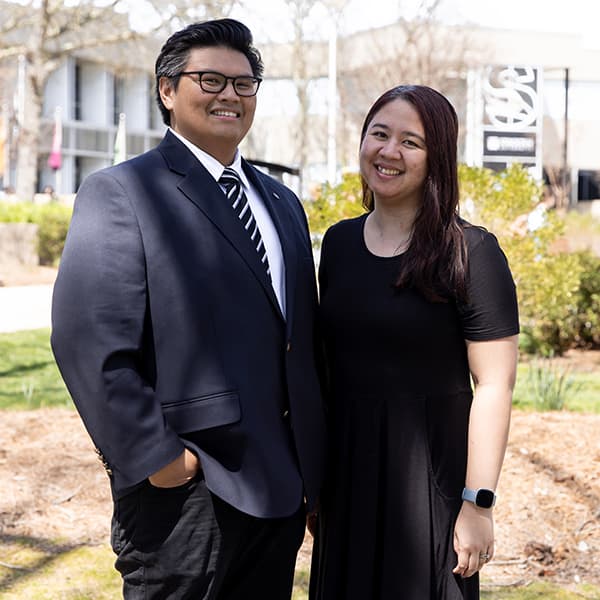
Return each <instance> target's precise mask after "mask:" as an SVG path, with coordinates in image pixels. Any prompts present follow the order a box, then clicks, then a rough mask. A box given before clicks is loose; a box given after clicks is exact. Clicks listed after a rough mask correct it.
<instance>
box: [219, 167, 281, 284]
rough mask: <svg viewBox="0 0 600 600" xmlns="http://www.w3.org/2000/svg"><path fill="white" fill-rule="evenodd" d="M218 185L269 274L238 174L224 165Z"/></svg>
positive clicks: (262, 245)
mask: <svg viewBox="0 0 600 600" xmlns="http://www.w3.org/2000/svg"><path fill="white" fill-rule="evenodd" d="M219 185H220V186H221V187H222V188H223V191H224V192H225V195H226V196H227V198H228V200H229V202H230V203H231V206H232V207H233V210H234V212H235V214H236V215H237V216H238V217H239V219H240V221H241V222H242V225H243V227H244V229H245V230H246V231H247V232H248V235H249V236H250V239H251V240H252V243H253V245H254V247H255V248H256V252H257V253H258V257H259V258H260V260H261V262H262V263H263V265H264V266H265V269H266V270H267V275H269V276H270V275H271V270H270V268H269V260H268V258H267V249H266V248H265V245H264V243H263V240H262V237H261V235H260V230H259V229H258V223H257V222H256V219H255V218H254V215H253V214H252V210H251V209H250V204H249V202H248V198H247V197H246V194H245V192H244V188H243V187H242V182H241V180H240V176H239V175H238V174H237V173H236V172H235V170H234V169H230V168H229V167H225V170H224V171H223V174H222V175H221V177H220V179H219Z"/></svg>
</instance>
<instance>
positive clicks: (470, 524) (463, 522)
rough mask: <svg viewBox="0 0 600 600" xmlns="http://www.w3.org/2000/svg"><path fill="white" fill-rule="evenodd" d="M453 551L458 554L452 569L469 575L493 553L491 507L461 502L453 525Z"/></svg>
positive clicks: (466, 575) (465, 575)
mask: <svg viewBox="0 0 600 600" xmlns="http://www.w3.org/2000/svg"><path fill="white" fill-rule="evenodd" d="M454 551H455V552H456V554H457V556H458V562H457V565H456V567H455V568H454V569H453V570H452V572H453V573H455V574H456V575H460V576H461V577H471V575H473V574H474V573H476V572H477V571H479V570H480V569H481V568H482V567H483V565H485V563H486V562H488V561H490V560H491V558H492V556H493V555H494V517H493V515H492V509H491V508H479V507H477V506H475V505H474V504H472V503H471V502H466V501H465V502H463V505H462V508H461V509H460V512H459V513H458V518H457V519H456V525H455V526H454Z"/></svg>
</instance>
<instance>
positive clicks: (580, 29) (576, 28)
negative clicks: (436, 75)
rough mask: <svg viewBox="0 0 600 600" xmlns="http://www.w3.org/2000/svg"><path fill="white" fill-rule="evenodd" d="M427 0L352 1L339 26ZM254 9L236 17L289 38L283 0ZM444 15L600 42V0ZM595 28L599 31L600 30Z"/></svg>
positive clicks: (466, 8) (444, 4)
mask: <svg viewBox="0 0 600 600" xmlns="http://www.w3.org/2000/svg"><path fill="white" fill-rule="evenodd" d="M421 3H422V0H368V3H367V2H365V0H350V1H349V3H348V5H347V7H346V8H345V9H344V11H343V14H342V15H341V18H340V20H339V21H338V29H339V30H340V31H341V32H350V31H356V30H359V29H369V28H372V27H378V26H382V25H386V24H389V23H392V22H394V21H395V20H397V19H398V17H399V16H401V15H404V16H408V17H411V16H414V15H415V13H416V7H418V5H420V4H421ZM251 4H252V9H249V10H248V9H247V10H243V9H240V8H236V9H235V10H234V12H233V14H232V15H231V16H232V17H234V18H238V19H240V20H242V21H244V22H246V23H247V24H248V26H249V27H250V28H251V29H252V30H253V32H254V34H255V37H256V39H257V41H265V40H266V39H269V40H273V41H283V40H284V39H285V38H286V36H291V25H290V19H289V16H288V12H287V10H286V7H285V4H284V3H283V2H282V1H281V0H261V1H260V2H253V3H251ZM365 5H366V6H368V9H367V10H365ZM438 14H439V16H440V17H441V18H442V19H443V20H444V21H446V22H449V23H472V24H476V25H481V26H489V27H497V28H502V29H520V30H523V29H525V30H538V31H554V32H568V33H578V34H581V35H582V38H585V40H586V42H587V43H594V42H595V43H596V44H598V42H597V41H596V40H595V38H598V37H600V36H599V35H598V33H597V27H598V23H600V2H599V1H598V0H569V1H568V2H565V1H564V0H441V5H440V8H439V10H438ZM313 17H314V18H313V26H312V31H313V33H314V34H315V36H316V37H321V36H322V37H326V35H327V26H328V25H329V23H330V21H329V19H328V18H327V14H326V13H325V11H324V10H315V11H314V15H313ZM594 30H595V31H594Z"/></svg>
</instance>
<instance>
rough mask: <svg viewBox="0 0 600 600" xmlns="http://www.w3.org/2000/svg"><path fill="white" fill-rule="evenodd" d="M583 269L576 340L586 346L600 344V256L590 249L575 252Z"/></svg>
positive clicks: (576, 317)
mask: <svg viewBox="0 0 600 600" xmlns="http://www.w3.org/2000/svg"><path fill="white" fill-rule="evenodd" d="M575 255H576V256H577V258H578V260H579V264H580V267H581V269H582V271H581V276H580V283H579V291H578V294H577V314H576V316H575V338H576V339H575V342H576V343H577V345H578V346H581V347H584V348H590V347H598V346H600V257H598V256H596V255H595V254H593V253H592V252H590V251H589V250H581V251H579V252H577V253H575Z"/></svg>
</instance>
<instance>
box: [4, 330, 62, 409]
mask: <svg viewBox="0 0 600 600" xmlns="http://www.w3.org/2000/svg"><path fill="white" fill-rule="evenodd" d="M43 406H62V407H64V406H72V402H71V398H70V396H69V394H68V392H67V389H66V387H65V384H64V383H63V381H62V379H61V377H60V373H59V372H58V367H57V366H56V363H55V362H54V357H53V355H52V351H51V350H50V330H49V329H36V330H33V331H20V332H17V333H2V334H0V408H11V409H34V408H40V407H43Z"/></svg>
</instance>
